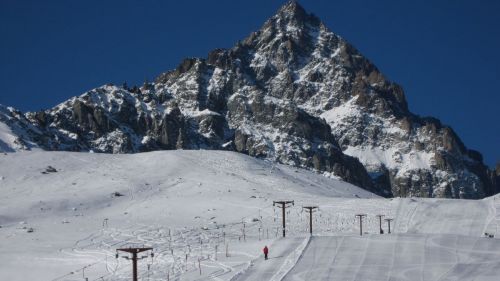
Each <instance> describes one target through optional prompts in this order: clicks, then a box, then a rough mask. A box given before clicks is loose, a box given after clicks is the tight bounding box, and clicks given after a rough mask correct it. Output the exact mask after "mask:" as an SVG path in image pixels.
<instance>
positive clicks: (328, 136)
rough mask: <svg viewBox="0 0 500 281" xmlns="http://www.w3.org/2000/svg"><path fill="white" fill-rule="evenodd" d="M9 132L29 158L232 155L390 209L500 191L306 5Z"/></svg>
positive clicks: (474, 155) (1, 115)
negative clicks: (320, 177)
mask: <svg viewBox="0 0 500 281" xmlns="http://www.w3.org/2000/svg"><path fill="white" fill-rule="evenodd" d="M0 122H3V123H4V124H6V125H7V127H9V128H11V129H12V131H13V132H14V131H15V132H19V134H18V136H19V137H18V143H24V144H25V145H24V147H25V148H30V147H37V146H38V147H41V148H43V149H47V150H72V151H95V152H105V153H134V152H141V151H152V150H162V149H223V150H233V151H238V152H241V153H245V154H248V155H251V156H255V157H259V158H267V159H270V160H272V161H276V162H280V163H284V164H289V165H294V166H300V167H306V168H309V169H314V170H316V171H318V172H321V173H325V175H328V176H334V177H340V178H342V179H344V180H346V181H348V182H351V183H353V184H356V185H359V186H361V187H363V188H365V189H368V190H370V191H373V192H376V193H378V194H381V195H384V196H388V197H390V196H421V197H448V198H482V197H484V196H487V195H491V194H493V193H496V192H497V191H498V186H496V185H497V184H495V183H496V182H497V181H496V180H492V178H493V179H495V177H494V176H492V172H490V171H489V170H488V168H487V167H486V166H485V165H484V164H483V163H482V156H481V154H480V153H478V152H476V151H473V150H470V149H467V148H466V147H465V145H464V144H463V143H462V141H461V140H460V139H459V137H458V136H457V135H456V134H455V132H454V131H453V130H452V129H451V128H450V127H448V126H444V125H442V124H441V122H440V121H439V120H437V119H435V118H422V117H419V116H417V115H415V114H413V113H411V112H410V111H409V110H408V105H407V102H406V99H405V96H404V93H403V89H402V88H401V87H400V86H399V85H397V84H395V83H393V82H391V81H388V80H387V79H386V78H385V77H384V76H383V74H382V73H381V72H380V71H379V70H378V69H377V68H376V67H375V66H374V65H373V64H372V63H371V62H370V61H369V60H368V59H366V58H365V57H363V56H362V55H361V54H360V53H359V52H358V51H357V50H356V49H355V48H354V47H353V46H351V45H350V44H349V43H347V42H346V41H345V40H344V39H342V38H341V37H339V36H337V35H336V34H334V33H332V32H331V31H330V30H329V29H328V28H327V27H326V26H325V25H324V24H323V23H322V22H321V21H320V20H319V19H318V18H317V17H315V16H314V15H311V14H308V13H307V12H306V11H305V10H304V9H303V8H302V7H301V6H300V5H299V4H298V3H297V2H295V1H292V2H289V3H287V4H286V5H284V6H283V7H282V8H281V9H279V11H278V12H277V13H276V15H274V16H273V17H271V18H270V19H269V20H268V21H266V22H265V23H264V25H263V26H262V28H261V29H260V30H258V31H256V32H254V33H252V34H250V36H248V37H247V38H246V39H244V40H242V41H240V42H238V43H237V44H236V46H234V47H233V48H231V49H217V50H214V51H212V52H210V53H209V54H208V57H207V58H206V59H201V58H188V59H185V60H183V61H182V62H181V63H180V65H179V66H178V67H177V68H176V69H175V70H172V71H169V72H166V73H163V74H161V75H159V76H158V77H157V78H156V79H155V82H153V83H145V84H144V85H143V86H142V87H132V88H129V87H127V86H125V85H124V86H122V87H117V86H113V85H106V86H102V87H99V88H96V89H93V90H91V91H89V92H87V93H84V94H83V95H81V96H79V97H74V98H72V99H70V100H68V101H66V102H63V103H61V104H59V105H57V106H56V107H54V108H52V109H49V110H45V111H41V112H29V113H26V114H21V113H20V112H18V111H16V110H14V109H9V110H6V109H5V110H3V111H2V112H0ZM13 128H15V130H14V129H13ZM0 147H1V146H0ZM20 147H22V146H20Z"/></svg>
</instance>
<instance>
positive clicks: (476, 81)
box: [0, 0, 500, 165]
mask: <svg viewBox="0 0 500 281" xmlns="http://www.w3.org/2000/svg"><path fill="white" fill-rule="evenodd" d="M284 2H285V1H272V0H251V1H250V0H247V1H238V0H217V1H207V0H197V1H195V0H183V1H160V0H134V1H131V0H120V1H110V0H100V1H93V0H85V1H84V0H59V1H55V0H54V1H52V0H44V1H40V0H33V1H24V0H0V84H1V88H0V103H1V104H4V105H9V106H14V107H16V108H18V109H20V110H22V111H28V110H39V109H42V108H43V109H45V108H49V107H52V106H54V105H56V104H57V103H60V102H62V101H64V100H66V99H68V98H70V97H72V96H76V95H80V94H81V93H83V92H85V91H87V90H89V89H91V88H94V87H97V86H100V85H102V84H105V83H108V82H111V83H115V84H121V83H122V82H124V81H127V82H128V84H129V85H133V84H140V83H142V82H143V81H144V80H145V79H150V80H151V79H153V78H154V77H156V76H157V75H158V74H159V73H161V72H163V71H166V70H169V69H172V68H174V67H175V66H177V64H178V63H179V62H180V61H181V60H182V58H184V57H205V56H206V54H207V53H208V52H209V51H210V50H212V49H214V48H229V47H232V46H233V45H234V43H235V42H236V41H238V40H240V39H243V38H245V37H246V36H247V35H248V34H249V33H250V32H252V31H255V30H257V29H258V28H259V27H260V26H261V25H262V24H263V23H264V21H265V20H266V19H267V18H269V17H270V16H272V15H273V14H274V13H275V11H276V10H277V9H278V8H279V7H280V6H281V5H282V4H283V3H284ZM299 3H300V4H301V5H302V6H303V7H304V8H305V9H306V10H307V11H309V12H312V13H314V14H316V15H317V16H319V17H320V18H321V19H322V20H323V22H325V24H326V25H327V26H328V27H329V28H330V29H331V30H332V31H333V32H335V33H337V34H339V35H341V36H342V37H344V38H345V39H347V40H348V41H349V42H351V43H352V44H353V45H354V46H356V48H358V49H359V50H360V51H361V52H362V53H363V54H364V55H365V56H367V57H368V58H369V59H370V60H372V61H373V62H374V63H375V64H376V65H377V66H378V67H379V69H380V70H381V71H382V72H383V73H384V74H385V75H386V76H387V77H388V78H389V79H391V80H393V81H396V82H398V83H399V84H401V85H402V86H403V87H404V89H405V92H406V96H407V99H408V102H409V105H410V109H411V110H412V111H413V112H414V113H417V114H419V115H430V116H434V117H437V118H439V119H441V121H443V122H444V123H445V124H448V125H451V126H452V127H453V128H454V129H455V130H456V131H457V133H458V134H459V136H460V137H461V138H462V140H463V141H464V143H465V144H466V145H467V146H468V147H469V148H472V149H476V150H479V151H480V152H482V153H483V155H484V157H485V160H486V162H487V164H489V165H493V164H494V163H496V162H497V161H499V160H500V149H499V148H500V90H499V87H498V85H497V84H498V83H499V82H500V1H495V0H490V1H488V0H482V1H479V0H469V1H454V0H441V1H438V0H435V1H401V0H377V1H374V0H366V1H362V0H343V1H336V0H314V1H312V0H302V1H299Z"/></svg>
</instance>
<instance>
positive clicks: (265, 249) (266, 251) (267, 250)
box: [262, 246, 269, 255]
mask: <svg viewBox="0 0 500 281" xmlns="http://www.w3.org/2000/svg"><path fill="white" fill-rule="evenodd" d="M262 251H264V254H265V255H267V253H268V252H269V249H268V248H267V246H265V247H264V249H263V250H262Z"/></svg>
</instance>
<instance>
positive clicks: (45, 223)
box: [0, 150, 498, 280]
mask: <svg viewBox="0 0 500 281" xmlns="http://www.w3.org/2000/svg"><path fill="white" fill-rule="evenodd" d="M49 166H50V167H49ZM54 170H55V171H54ZM0 190H1V194H2V196H1V197H0V225H1V228H0V249H2V251H0V260H2V263H1V264H0V279H1V280H31V279H34V278H37V279H41V280H82V278H83V275H84V274H85V276H86V277H88V278H89V280H97V279H99V278H100V277H103V278H104V280H119V279H121V278H125V277H128V276H130V263H129V262H128V261H126V260H124V259H121V258H120V259H115V257H114V254H115V249H116V248H119V247H124V246H131V245H136V246H137V245H140V246H142V245H146V246H152V247H153V248H154V249H155V252H156V255H155V257H154V258H148V259H146V260H143V261H141V263H140V267H139V272H140V276H142V277H143V278H146V276H147V275H148V274H150V276H151V277H154V278H163V279H161V280H165V279H166V277H165V276H167V275H168V276H169V278H171V279H170V280H212V279H213V280H238V279H239V278H241V280H255V279H256V278H259V276H261V274H263V273H262V272H263V271H262V268H261V266H264V267H266V268H268V271H267V273H265V274H266V275H265V276H273V278H278V277H279V276H283V275H284V274H286V272H287V271H288V270H289V269H291V268H292V267H293V263H294V262H295V261H296V260H297V259H298V257H300V245H302V244H303V243H302V242H301V241H304V239H305V238H306V237H307V232H308V229H307V216H306V213H305V212H302V210H301V206H302V205H305V204H317V205H318V206H320V211H319V212H318V213H316V214H315V219H314V225H315V226H314V229H315V233H317V234H320V235H328V236H331V235H334V236H338V235H341V236H346V237H352V236H355V235H356V234H357V233H358V222H357V221H356V219H355V217H354V214H356V213H366V214H368V217H367V219H366V220H365V226H364V230H365V231H366V232H369V233H376V232H377V231H378V220H377V218H376V217H375V215H376V214H385V215H386V216H387V217H392V218H395V221H394V224H393V229H392V230H393V231H394V232H396V233H398V235H404V237H406V236H407V235H409V237H415V238H404V239H410V240H411V239H414V240H415V241H416V242H415V243H416V244H417V245H424V246H425V245H426V244H425V241H424V240H425V237H427V236H429V237H430V236H432V235H437V236H436V237H451V238H450V239H452V240H453V239H458V238H454V237H457V235H467V237H470V239H472V240H470V241H473V240H474V239H478V238H479V237H481V235H482V234H483V232H485V231H488V232H493V233H494V232H496V221H495V218H497V216H496V212H497V210H496V209H495V206H496V205H495V204H494V203H496V201H495V200H493V199H492V198H488V199H485V200H478V201H467V200H444V199H399V198H395V199H382V198H380V197H377V196H375V195H373V194H371V193H368V192H367V191H365V190H363V189H360V188H358V187H355V186H353V185H350V184H348V183H345V182H342V181H339V180H336V179H330V178H326V177H324V176H323V175H320V174H316V173H313V172H310V171H306V170H301V169H295V168H291V167H288V166H283V165H275V164H273V163H272V162H268V161H262V160H257V159H255V158H251V157H248V156H245V155H242V154H238V153H233V152H224V151H203V150H201V151H182V150H179V151H163V152H150V153H139V154H131V155H110V154H94V153H70V152H41V151H40V152H37V151H35V152H19V153H10V154H1V155H0ZM117 195H123V196H117ZM277 199H292V200H295V206H293V208H291V209H289V210H288V211H287V214H288V216H287V217H288V218H287V232H288V235H289V237H290V239H291V240H284V241H282V240H275V239H276V238H277V237H278V236H279V234H280V233H281V228H280V224H281V215H280V214H281V213H280V210H279V209H277V208H274V207H273V206H272V200H277ZM497 207H498V206H497ZM106 219H107V220H106ZM31 228H32V229H33V232H28V231H29V230H30V229H31ZM384 228H385V226H384ZM386 230H387V229H386ZM398 235H394V236H392V237H393V238H370V239H372V240H373V239H375V240H376V239H386V240H387V243H389V244H390V243H396V244H395V245H399V244H397V243H402V242H398V241H400V240H402V239H403V238H398V237H399V236H398ZM439 235H441V236H439ZM432 237H434V236H432ZM332 239H333V238H332ZM352 239H354V238H352ZM404 239H403V240H404ZM422 239H424V240H422ZM432 239H440V238H432ZM464 239H466V238H464ZM467 239H468V238H467ZM482 239H486V238H482ZM490 240H491V241H496V239H490ZM313 241H314V240H313ZM353 241H355V240H353ZM377 241H378V240H377ZM384 241H385V240H384ZM453 241H454V240H453ZM468 241H469V240H468ZM320 243H323V242H320ZM363 243H364V242H363ZM374 243H385V242H374ZM408 243H410V244H411V243H413V242H411V241H410V242H408ZM486 243H488V242H486ZM264 244H267V245H270V246H271V258H272V261H273V263H274V265H273V266H269V264H265V263H262V262H261V261H260V260H259V259H260V258H259V254H260V249H261V248H262V247H263V245H264ZM273 245H276V248H275V247H274V246H273ZM280 245H281V246H280ZM297 245H299V246H297ZM360 245H363V244H360ZM453 245H455V244H453ZM453 245H452V246H450V247H452V250H453V249H454V248H453V247H455V246H453ZM456 245H459V244H456ZM216 247H217V254H216ZM395 247H400V246H395ZM416 248H418V249H420V248H419V247H418V246H416ZM279 249H281V250H279ZM492 249H494V248H492ZM226 250H227V252H228V257H226V255H225V253H226ZM347 250H349V249H347ZM469 250H470V249H469ZM279 251H281V252H282V253H283V254H280V255H278V253H279ZM308 251H310V248H306V250H305V252H304V254H307V253H308ZM483 252H484V251H483ZM367 253H368V252H367ZM473 253H474V255H479V256H480V257H478V258H479V259H483V258H484V257H487V256H488V255H490V253H489V252H484V255H485V256H483V257H481V255H482V253H481V252H478V251H475V252H473ZM373 254H375V255H377V254H378V252H377V251H375V252H373ZM186 255H187V256H186ZM368 255H369V254H368ZM468 255H469V254H468ZM216 256H217V257H216ZM186 257H187V259H186ZM330 258H332V257H331V256H330ZM347 258H348V257H347ZM198 261H200V263H199V264H200V265H201V268H202V275H201V276H200V273H199V269H198V265H199V264H198ZM447 261H448V260H445V262H447ZM460 261H461V262H464V263H466V264H467V260H460ZM473 261H474V260H472V262H473ZM302 262H303V261H302V260H299V264H298V269H297V270H299V269H300V268H302V266H303V265H301V263H302ZM440 262H441V261H439V262H438V261H434V260H432V259H429V260H428V263H434V264H435V266H437V267H439V264H440ZM472 262H471V263H469V264H473V263H472ZM148 264H149V268H150V270H149V271H148V267H147V265H148ZM27 267H29V269H30V270H29V271H26V268H27ZM84 267H85V270H82V269H83V268H84ZM394 267H395V269H394V272H399V271H398V270H403V269H402V268H398V267H397V265H395V266H394ZM440 268H441V267H440ZM269 270H270V271H269ZM292 270H293V269H292ZM440 270H441V269H440ZM276 276H278V277H276ZM287 278H288V277H287ZM260 280H265V279H262V278H261V279H260ZM277 280H279V278H278V279H277ZM299 280H300V279H299ZM306 280H312V279H306ZM419 280H420V279H419ZM486 280H487V279H486Z"/></svg>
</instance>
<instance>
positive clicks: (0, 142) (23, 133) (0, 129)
mask: <svg viewBox="0 0 500 281" xmlns="http://www.w3.org/2000/svg"><path fill="white" fill-rule="evenodd" d="M30 129H32V130H36V128H35V127H34V126H33V125H31V124H30V123H29V121H27V120H26V118H25V117H24V116H23V115H22V113H21V112H19V111H16V110H15V109H13V108H12V107H5V106H3V105H1V104H0V152H15V151H19V150H30V149H32V148H38V145H37V144H35V143H34V142H33V141H32V140H31V136H30V135H29V133H28V130H30Z"/></svg>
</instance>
